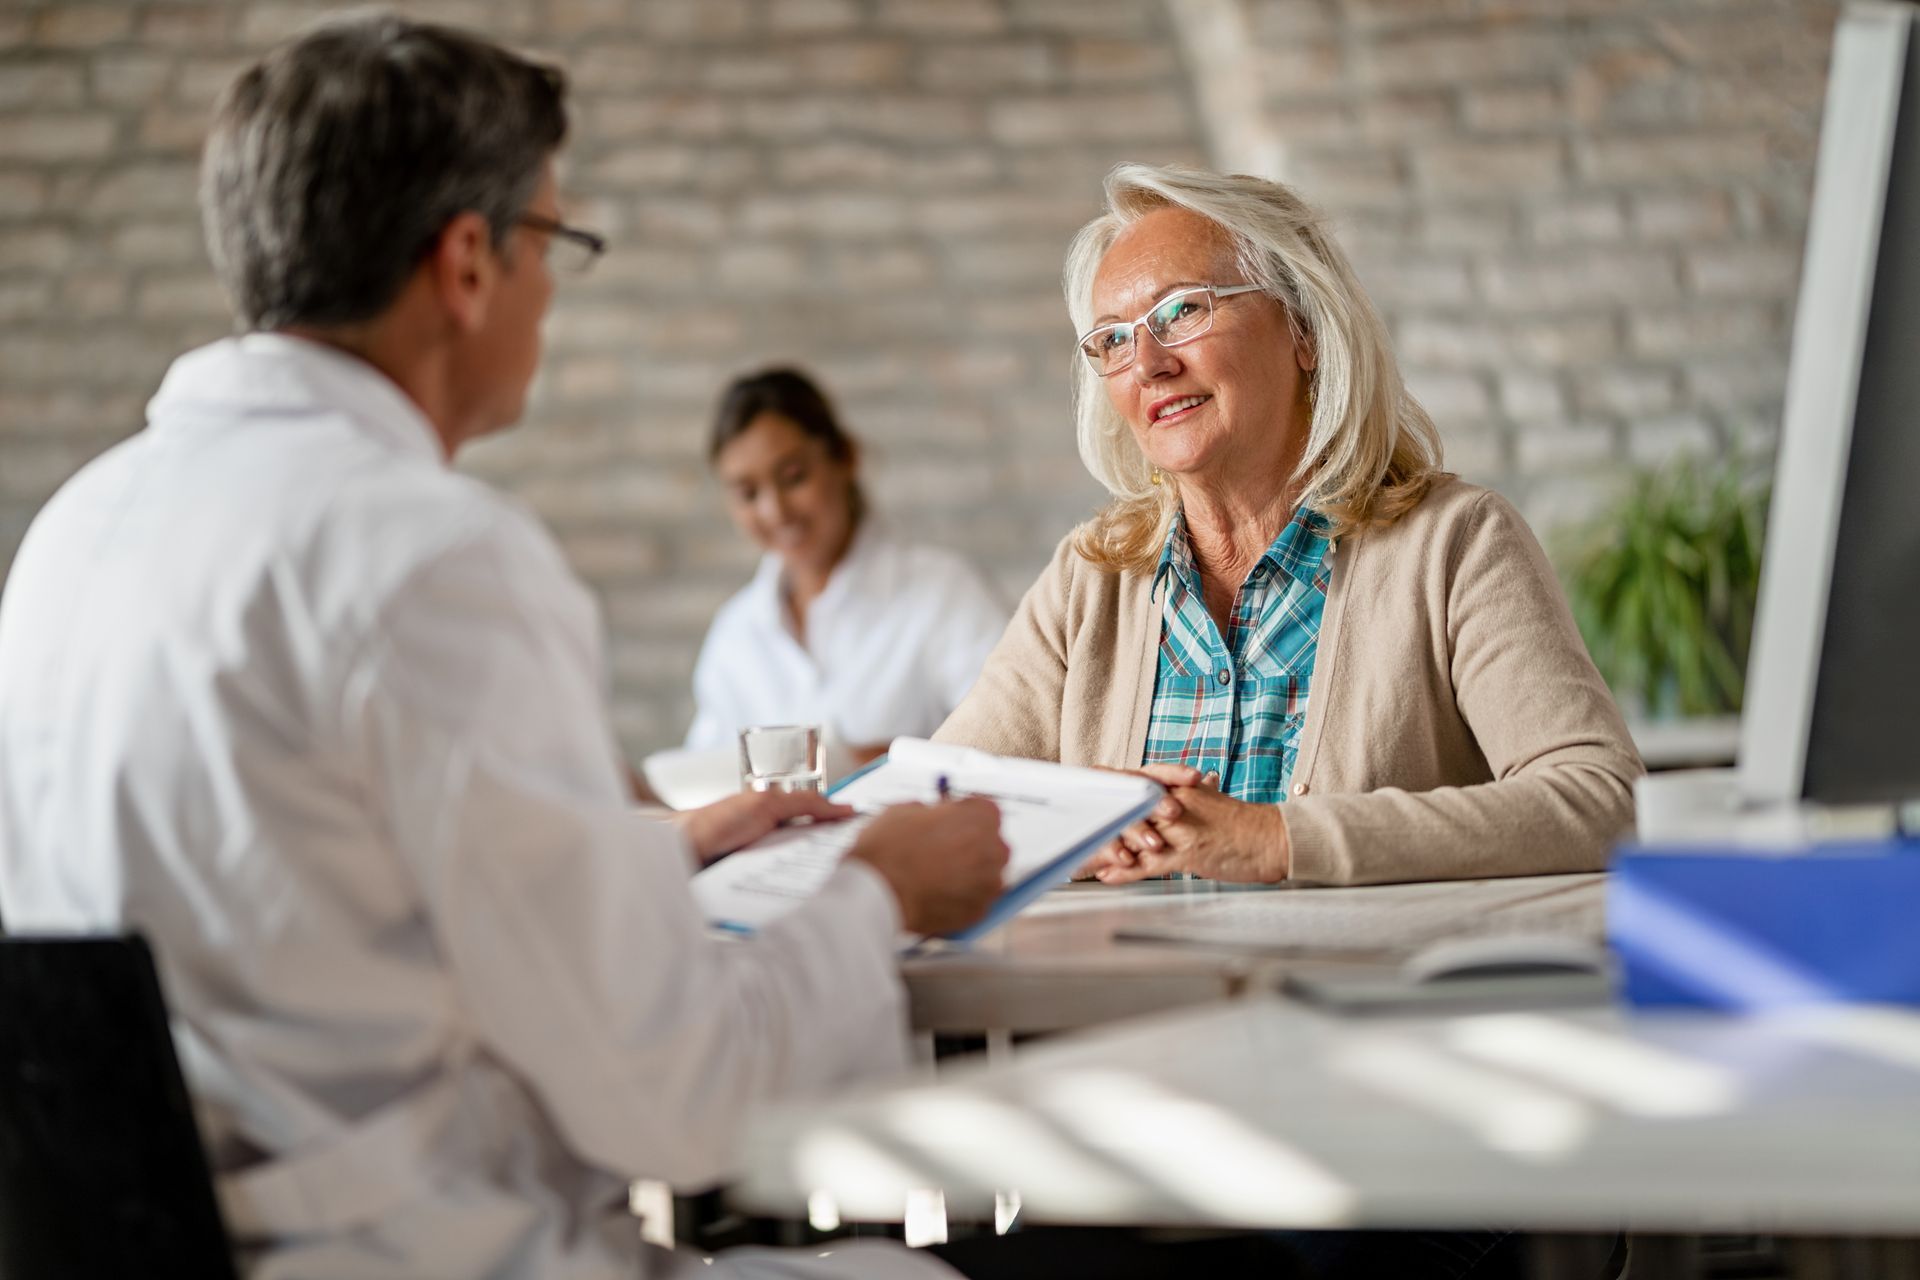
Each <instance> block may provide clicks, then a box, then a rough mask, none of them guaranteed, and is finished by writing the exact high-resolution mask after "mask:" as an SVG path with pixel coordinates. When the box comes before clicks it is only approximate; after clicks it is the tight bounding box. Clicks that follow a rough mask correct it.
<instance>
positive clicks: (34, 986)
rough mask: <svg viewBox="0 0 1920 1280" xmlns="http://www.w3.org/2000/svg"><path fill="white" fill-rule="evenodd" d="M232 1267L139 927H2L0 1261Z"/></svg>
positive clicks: (73, 1274)
mask: <svg viewBox="0 0 1920 1280" xmlns="http://www.w3.org/2000/svg"><path fill="white" fill-rule="evenodd" d="M136 1275H137V1276H141V1277H147V1278H150V1280H164V1278H170V1277H176V1276H177V1277H181V1278H182V1280H185V1278H187V1277H193V1278H194V1280H203V1278H204V1280H234V1276H235V1272H234V1265H233V1261H232V1257H231V1255H230V1253H229V1250H228V1245H227V1235H226V1230H225V1228H224V1227H223V1225H222V1223H221V1220H220V1211H219V1207H218V1205H217V1204H216V1203H215V1200H214V1196H213V1183H212V1178H211V1174H210V1172H209V1169H208V1166H207V1160H206V1154H205V1152H204V1150H203V1149H202V1148H201V1145H200V1134H199V1130H198V1128H197V1127H196V1126H195V1124H194V1118H193V1110H192V1107H191V1105H190V1104H189V1102H188V1099H187V1090H186V1085H185V1083H184V1082H183V1081H182V1079H181V1076H180V1066H179V1062H178V1060H177V1059H176V1058H175V1057H174V1052H173V1038H172V1035H171V1033H170V1032H169V1031H168V1027H167V1012H166V1005H165V1002H164V1001H163V1000H162V998H161V994H160V983H159V979H158V977H157V975H156V974H155V972H154V967H153V956H152V954H151V953H150V952H149V951H148V950H147V945H146V943H145V941H144V940H142V939H140V938H138V937H91V938H81V937H73V938H0V1276H5V1277H7V1280H122V1278H123V1277H126V1276H136Z"/></svg>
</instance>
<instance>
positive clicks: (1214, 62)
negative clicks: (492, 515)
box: [0, 0, 1831, 752]
mask: <svg viewBox="0 0 1920 1280" xmlns="http://www.w3.org/2000/svg"><path fill="white" fill-rule="evenodd" d="M326 7H328V6H325V5H314V4H299V5H287V4H277V3H258V4H250V3H244V2H238V0H234V2H223V0H152V2H148V0H66V2H63V3H37V2H35V0H5V7H0V570H4V566H5V564H6V563H7V561H8V560H9V559H10V557H11V554H12V551H13V548H14V547H15V545H16V544H17V542H18V540H19V537H20V534H21V533H22V532H23V531H24V529H25V527H26V523H27V521H28V520H29V519H30V518H31V516H32V513H33V512H34V510H35V509H37V507H38V506H39V504H40V503H41V502H42V501H44V500H45V498H46V496H47V495H48V494H50V493H51V492H52V491H53V489H54V488H55V487H56V486H57V485H58V484H59V483H60V481H61V480H63V479H64V478H65V477H66V476H67V475H68V474H70V473H71V472H72V471H73V470H74V469H75V468H76V467H77V466H78V465H80V463H82V462H83V461H84V460H85V459H87V458H88V457H91V456H92V455H93V454H95V453H97V452H98V451H99V450H101V449H102V448H104V447H106V446H107V445H108V444H111V443H112V442H113V441H114V440H116V439H118V438H120V437H121V436H123V435H125V434H126V433H127V432H128V431H130V430H132V429H134V428H135V427H136V426H137V425H138V423H139V420H140V412H141V406H142V405H143V403H144V402H145V399H146V397H147V396H148V395H149V394H150V393H151V391H152V389H153V387H154V385H155V383H156V382H157V381H158V379H159V376H160V374H161V372H162V371H163V370H164V368H165V366H166V364H167V362H168V360H169V359H170V358H171V357H172V356H173V355H174V354H176V353H177V352H178V351H180V350H182V349H184V348H185V347H188V346H191V345H194V344H196V343H199V342H201V341H205V340H207V339H210V338H212V337H216V336H218V335H220V334H221V333H223V332H224V331H225V330H226V327H227V326H226V322H225V320H224V313H223V311H222V307H221V303H220V299H219V296H218V293H217V291H216V290H215V288H214V286H213V284H212V281H211V278H210V275H209V273H208V271H207V269H206V265H205V257H204V253H203V251H202V249H201V247H200V243H199V235H198V228H197V223H196V218H195V214H194V208H193V169H194V161H195V154H196V150H197V147H198V143H199V138H200V134H201V128H202V122H203V120H204V117H205V114H206V110H207V108H208V105H209V104H210V103H211V101H212V98H213V96H214V94H215V93H216V92H217V91H218V89H219V87H220V86H221V85H222V84H223V83H224V82H225V81H226V80H227V79H228V78H229V77H230V76H231V75H232V73H233V72H234V71H235V69H237V67H238V66H240V65H242V64H243V63H244V62H245V61H247V60H248V59H249V58H250V57H251V56H253V55H254V54H255V53H257V52H258V50H260V49H261V48H263V47H264V46H265V45H267V44H269V43H271V42H273V41H275V40H277V39H279V38H281V37H282V36H284V35H286V34H289V33H291V32H293V31H296V30H298V29H300V28H301V27H302V26H304V25H305V24H306V23H308V22H309V21H311V20H312V19H313V17H314V16H315V15H316V14H317V13H319V12H320V11H322V10H323V9H324V8H326ZM400 7H401V8H402V9H403V10H405V11H408V12H417V13H421V14H423V15H427V16H433V17H439V18H443V19H446V20H451V21H456V22H460V23H464V24H467V25H470V26H473V27H476V28H479V29H481V30H485V31H488V32H491V33H493V34H495V35H497V36H499V37H501V38H504V39H507V40H509V41H511V42H514V43H516V44H519V45H521V46H523V47H526V48H529V49H531V50H533V51H535V52H539V53H544V54H549V55H552V56H555V57H557V58H559V59H561V60H562V61H564V62H565V63H566V65H567V66H568V67H569V69H570V71H571V73H572V76H573V79H574V83H575V96H574V104H575V112H576V122H577V124H576V131H575V135H574V142H573V145H572V146H571V147H570V149H569V157H568V162H567V168H566V170H565V172H564V175H563V187H564V188H565V189H566V190H567V191H568V193H569V194H570V195H571V196H572V197H573V205H574V213H575V215H576V217H577V220H579V221H580V222H582V223H583V224H586V225H590V226H594V227H597V228H599V229H601V230H604V231H605V232H607V233H608V234H609V235H610V236H611V237H612V238H613V240H614V242H615V250H614V252H613V253H612V255H611V256H610V257H609V258H608V259H607V260H605V261H604V262H602V263H601V265H600V267H599V268H598V269H597V271H596V273H595V274H594V275H593V276H591V277H588V278H586V279H584V280H579V281H567V282H565V284H564V286H563V289H562V292H561V294H560V295H559V297H558V299H557V301H556V304H555V309H554V314H553V317H552V319H551V321H550V323H549V326H548V341H549V358H548V361H547V364H546V368H545V371H544V373H543V375H542V378H541V380H540V382H539V384H538V386H537V388H536V395H535V399H534V402H533V406H532V409H531V412H530V417H529V422H528V424H527V425H526V426H525V427H523V428H522V429H520V430H519V431H516V432H514V433H512V434H510V435H507V436H504V437H502V438H499V439H497V440H495V441H492V442H488V443H487V444H484V445H482V446H479V447H477V448H476V449H474V450H473V451H472V454H471V456H470V458H469V459H468V460H467V463H466V465H468V466H470V467H471V468H473V469H474V470H476V471H478V472H480V473H482V474H484V475H486V476H488V477H489V478H491V479H494V480H496V481H498V482H499V483H501V484H503V485H505V486H507V487H509V488H511V489H513V490H515V491H517V492H518V493H520V494H521V495H522V496H523V497H524V498H525V499H526V500H527V501H529V502H530V503H532V504H533V505H534V506H535V507H536V508H537V509H538V510H539V511H540V512H541V513H542V515H543V516H545V517H546V518H547V519H548V520H549V521H550V522H551V523H552V524H553V525H554V527H555V528H556V529H557V530H558V532H559V534H560V536H561V538H562V540H563V542H564V543H565V545H566V547H567V550H568V553H569V555H570V556H571V557H572V559H573V561H574V563H575V565H576V566H577V567H578V568H579V570H580V571H581V572H582V573H583V574H584V575H585V576H586V577H587V579H588V580H589V581H590V582H591V583H593V585H594V586H595V587H596V589H597V590H598V591H599V592H600V594H601V597H602V600H603V602H604V604H605V606H606V609H607V617H608V622H609V627H610V631H611V641H612V647H611V654H612V662H613V668H614V671H613V674H614V682H615V694H616V706H617V712H618V716H619V721H620V727H621V731H622V735H623V737H624V738H625V740H626V742H627V745H628V746H629V748H630V749H632V750H634V751H635V752H640V751H644V750H647V749H650V748H652V747H655V746H659V745H664V744H666V743H669V742H671V741H673V740H674V739H675V738H677V736H678V734H679V733H680V731H681V729H682V728H683V727H684V725H685V722H686V718H687V715H688V712H689V706H688V699H687V694H686V686H687V679H688V675H689V672H690V670H691V665H692V659H693V653H694V649H695V646H696V645H697V643H698V640H699V637H700V635H701V633H702V632H703V630H704V627H705V624H706V621H707V619H708V618H709V617H710V615H711V613H712V611H713V609H714V607H715V606H716V605H717V604H718V603H719V601H720V600H721V599H723V598H724V597H725V596H726V595H727V594H728V593H729V592H730V591H731V590H733V589H734V588H735V587H736V586H737V585H738V584H739V583H740V582H741V581H743V580H744V579H745V577H746V575H747V573H748V572H749V570H750V566H751V562H752V556H751V553H750V552H749V551H748V549H747V548H745V547H744V546H743V545H742V544H741V543H740V542H739V541H738V540H737V538H736V537H735V536H734V535H733V534H732V533H731V532H730V530H729V529H728V528H727V526H726V524H725V521H724V518H723V517H722V516H721V514H720V511H719V499H718V494H717V493H716V492H715V490H714V488H713V486H712V485H711V483H710V482H709V481H708V480H707V478H706V474H705V467H704V463H703V461H702V459H701V456H700V443H699V442H700V438H701V436H702V433H703V431H704V428H705V422H706V415H707V413H708V411H709V409H710V407H711V404H712V400H713V397H714V394H715V392H716V390H717V388H718V387H719V385H720V384H721V383H722V382H723V381H724V380H725V379H726V378H727V377H728V376H730V375H731V374H733V373H734V372H736V371H738V370H739V369H741V368H742V367H744V366H749V365H755V364H759V363H763V362H766V361H769V360H775V359H779V360H797V361H801V362H804V363H806V364H809V365H811V366H813V367H815V368H816V369H818V370H819V371H820V372H821V373H822V374H823V375H824V377H825V379H826V381H827V382H828V384H829V386H830V387H831V388H832V389H833V390H834V391H835V392H836V393H837V394H838V396H839V398H840V400H841V401H842V404H843V408H844V409H845V410H846V413H847V416H848V418H849V420H850V421H851V423H852V424H853V426H854V427H855V429H856V430H857V431H858V432H860V434H861V435H862V436H863V437H864V438H865V439H866V440H867V442H868V445H869V454H870V456H869V463H870V466H871V468H872V474H871V488H872V489H873V491H874V492H875V493H876V494H877V496H878V499H879V504H880V505H881V506H882V508H891V509H893V510H894V511H897V512H900V513H901V514H902V515H903V516H910V517H911V519H912V521H913V522H914V524H915V525H916V526H917V527H918V528H920V529H922V530H923V531H924V536H926V537H928V538H929V539H932V540H935V541H940V542H945V543H948V544H950V545H953V546H956V547H960V548H962V549H965V550H967V551H968V552H969V553H970V554H972V555H973V556H975V557H976V558H977V559H978V560H979V561H980V562H981V563H982V564H983V565H985V566H987V567H989V568H990V569H991V570H992V571H993V572H994V573H995V574H996V576H997V577H998V578H999V579H1000V581H1002V582H1003V583H1004V584H1005V586H1006V589H1007V591H1008V594H1009V597H1010V598H1011V597H1012V596H1013V595H1014V594H1015V593H1017V591H1018V590H1019V589H1020V588H1021V587H1023V586H1024V584H1025V583H1026V582H1027V581H1028V580H1029V579H1030V577H1031V575H1032V574H1033V573H1034V572H1035V571H1036V569H1037V568H1038V566H1039V564H1040V563H1041V562H1042V560H1043V559H1044V557H1045V555H1046V553H1047V551H1048V550H1049V549H1050V548H1051V546H1052V544H1053V542H1054V541H1055V540H1056V539H1057V538H1058V536H1059V535H1060V534H1061V533H1062V532H1063V531H1064V530H1065V529H1066V528H1067V527H1068V526H1069V525H1070V524H1071V523H1072V522H1073V521H1074V520H1075V519H1077V518H1079V517H1080V516H1081V515H1083V514H1084V513H1085V512H1086V511H1087V510H1089V509H1090V508H1091V506H1092V505H1093V504H1094V502H1095V501H1096V500H1097V494H1096V492H1095V490H1094V488H1093V486H1092V485H1091V483H1090V482H1089V481H1087V480H1086V479H1085V477H1084V476H1083V475H1082V473H1081V471H1080V468H1079V464H1078V462H1077V460H1076V458H1075V457H1074V454H1073V448H1072V441H1071V438H1070V427H1069V423H1068V420H1067V409H1066V372H1067V361H1068V358H1069V355H1070V352H1069V350H1068V347H1069V344H1070V338H1071V335H1070V334H1069V333H1067V332H1066V331H1065V325H1066V321H1065V319H1064V316H1063V314H1062V310H1061V307H1060V304H1059V300H1058V291H1057V285H1056V281H1057V278H1058V272H1059V266H1060V255H1061V250H1062V248H1063V246H1064V244H1065V241H1066V239H1067V237H1068V236H1069V235H1070V234H1071V232H1072V230H1073V229H1074V228H1075V227H1077V226H1078V225H1079V224H1080V223H1081V222H1082V221H1083V220H1084V219H1085V218H1086V217H1088V216H1089V215H1090V214H1091V213H1092V212H1093V211H1094V208H1095V200H1096V197H1097V190H1098V178H1099V175H1100V174H1101V173H1102V172H1104V171H1105V169H1106V168H1107V167H1108V166H1109V165H1111V164H1112V163H1113V162H1114V161H1116V160H1119V159H1122V158H1136V159H1146V160H1171V159H1187V160H1203V159H1206V158H1207V157H1208V156H1209V155H1212V156H1215V157H1217V158H1218V159H1219V160H1220V161H1221V162H1223V163H1230V164H1233V165H1235V166H1237V167H1245V168H1254V169H1258V170H1261V171H1266V172H1273V173H1277V174H1279V175H1280V176H1283V177H1286V178H1289V179H1290V180H1293V181H1297V182H1299V183H1300V184H1302V186H1303V187H1304V189H1305V190H1306V191H1307V192H1308V193H1309V194H1310V195H1312V196H1313V197H1315V198H1317V199H1318V200H1320V201H1321V202H1322V203H1323V204H1324V205H1325V206H1326V207H1328V208H1329V209H1330V210H1331V211H1332V212H1333V213H1335V215H1336V216H1337V218H1338V219H1339V222H1340V225H1341V226H1342V229H1343V231H1344V233H1345V237H1346V239H1347V240H1348V241H1349V243H1350V245H1351V246H1352V247H1353V248H1354V250H1355V253H1356V257H1357V259H1358V260H1359V262H1360V265H1361V270H1362V274H1363V276H1364V278H1365V279H1366V280H1367V282H1368V284H1369V286H1370V287H1371V288H1372V289H1373V290H1374V291H1375V293H1376V295H1377V296H1378V298H1379V299H1380V301H1381V302H1382V304H1383V307H1384V309H1385V311H1386V312H1387V314H1388V316H1389V318H1390V320H1391V322H1392V324H1393V326H1394V330H1395V333H1396V337H1397V339H1398V341H1399V343H1400V345H1401V349H1402V353H1403V357H1404V359H1405V361H1406V364H1407V366H1408V368H1409V370H1410V372H1411V374H1412V378H1413V382H1414V385H1415V387H1416V389H1417V390H1419V391H1420V393H1421V394H1422V395H1423V396H1424V397H1425V398H1426V399H1427V401H1428V403H1429V405H1430V407H1431V408H1432V409H1433V410H1434V412H1435V416H1436V417H1437V418H1438V419H1439V420H1440V422H1441V424H1442V428H1443V430H1444V432H1445V434H1446V436H1447V438H1448V443H1449V449H1450V457H1451V459H1452V461H1453V463H1454V465H1455V466H1456V467H1457V468H1459V469H1461V470H1464V471H1465V472H1467V473H1468V474H1469V475H1471V476H1473V477H1475V478H1478V479H1483V480H1488V481H1491V482H1493V483H1496V484H1499V485H1501V486H1502V487H1503V488H1505V489H1507V490H1508V491H1509V492H1511V493H1513V494H1514V495H1515V496H1516V497H1517V498H1518V499H1520V500H1521V501H1522V503H1523V505H1525V507H1526V509H1527V510H1528V511H1529V513H1530V514H1531V515H1532V516H1533V517H1534V519H1535V523H1536V524H1539V525H1545V524H1550V523H1552V521H1553V520H1554V519H1555V518H1557V517H1559V516H1561V515H1564V514H1568V513H1574V512H1578V511H1579V510H1581V509H1582V508H1583V507H1584V506H1585V505H1587V504H1589V503H1590V502H1591V501H1592V500H1593V497H1594V495H1595V494H1597V493H1599V492H1602V491H1603V485H1604V483H1605V475H1606V472H1607V469H1608V468H1611V467H1615V466H1618V465H1622V464H1624V463H1626V462H1628V461H1630V460H1638V459H1653V458H1658V457H1660V456H1663V455H1665V454H1666V453H1667V452H1668V451H1670V450H1672V449H1674V448H1676V447H1682V446H1694V445H1703V446H1706V447H1717V446H1719V445H1720V444H1721V443H1723V442H1724V440H1725V439H1726V438H1727V437H1728V436H1729V434H1731V433H1734V432H1740V433H1743V434H1745V435H1746V436H1747V437H1749V438H1752V439H1755V440H1761V439H1764V438H1766V437H1768V436H1769V435H1770V434H1771V431H1772V429H1773V426H1774V423H1775V421H1776V419H1777V417H1778V412H1779V400H1780V391H1781V378H1782V372H1783V369H1784V363H1785V350H1786V343H1785V331H1786V324H1787V322H1788V319H1789V317H1790V310H1791V301H1792V293H1793V287H1794V276H1795V273H1796V270H1797V266H1798V254H1799V243H1800V236H1801V230H1802V225H1803V222H1804V216H1805V209H1804V206H1805V202H1806V196H1807V191H1808V188H1809V185H1810V180H1811V152H1812V143H1813V139H1814V136H1815V133H1816V129H1817V120H1818V111H1819V106H1820V96H1821V91H1822V75H1823V71H1824V66H1825V58H1826V47H1827V38H1828V31H1829V28H1830V23H1831V6H1828V5H1825V4H1813V3H1788V2H1787V0H1747V2H1746V3H1729V2H1728V0H1720V2H1718V3H1710V2H1708V0H1684V2H1683V0H1635V2H1633V3H1628V2H1627V0H1098V2H1097V3H1096V2H1094V0H436V2H435V3H431V4H426V3H408V4H402V5H401V6H400ZM1183 54H1184V55H1185V56H1184V57H1183ZM1188 65H1192V66H1194V67H1198V68H1200V69H1201V71H1200V74H1198V75H1197V76H1192V75H1189V74H1188V73H1187V71H1186V69H1185V68H1186V67H1187V66H1188Z"/></svg>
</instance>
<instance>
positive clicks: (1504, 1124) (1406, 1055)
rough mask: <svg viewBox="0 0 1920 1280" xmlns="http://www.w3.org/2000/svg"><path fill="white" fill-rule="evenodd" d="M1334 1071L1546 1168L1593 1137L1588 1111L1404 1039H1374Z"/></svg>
mask: <svg viewBox="0 0 1920 1280" xmlns="http://www.w3.org/2000/svg"><path fill="white" fill-rule="evenodd" d="M1332 1065H1333V1068H1334V1070H1335V1071H1337V1072H1339V1073H1341V1074H1343V1075H1346V1076H1348V1077H1350V1078H1351V1079H1353V1080H1356V1081H1358V1082H1360V1083H1361V1084H1364V1085H1366V1086H1367V1087H1368V1088H1370V1089H1373V1090H1375V1091H1376V1092H1379V1093H1383V1094H1386V1095H1387V1096H1388V1097H1391V1098H1394V1099H1396V1100H1397V1101H1400V1102H1403V1103H1406V1104H1407V1105H1409V1106H1412V1107H1417V1108H1419V1109H1420V1110H1423V1111H1426V1112H1427V1113H1429V1114H1431V1115H1433V1116H1435V1117H1437V1118H1438V1119H1441V1120H1445V1121H1448V1122H1450V1123H1452V1124H1455V1125H1458V1126H1460V1127H1461V1128H1463V1129H1465V1130H1466V1131H1467V1132H1469V1133H1471V1134H1473V1135H1474V1136H1475V1137H1476V1138H1477V1139H1479V1140H1480V1141H1481V1142H1482V1143H1484V1144H1485V1145H1486V1146H1488V1147H1490V1148H1492V1149H1493V1150H1495V1151H1501V1152H1505V1153H1506V1154H1508V1155H1511V1156H1517V1157H1519V1158H1520V1159H1523V1160H1536V1161H1542V1162H1546V1161H1551V1160H1553V1159H1554V1158H1556V1157H1558V1156H1563V1155H1565V1154H1567V1153H1568V1152H1570V1151H1572V1150H1574V1149H1575V1148H1576V1147H1578V1146H1579V1145H1580V1144H1581V1143H1583V1142H1584V1141H1586V1139H1587V1137H1588V1135H1590V1134H1591V1133H1592V1132H1593V1128H1594V1119H1595V1117H1594V1113H1593V1108H1591V1107H1589V1106H1588V1105H1587V1104H1585V1103H1584V1102H1581V1101H1579V1100H1578V1099H1575V1098H1569V1097H1567V1096H1566V1095H1565V1094H1562V1093H1558V1092H1555V1091H1553V1090H1551V1089H1548V1088H1545V1087H1543V1086H1541V1085H1538V1084H1534V1083H1530V1082H1528V1081H1526V1080H1522V1079H1520V1078H1519V1077H1517V1076H1513V1075H1509V1074H1507V1073H1505V1072H1498V1071H1490V1070H1488V1069H1486V1068H1485V1067H1479V1066H1475V1065H1474V1064H1472V1063H1470V1062H1464V1061H1462V1060H1460V1059H1459V1058H1455V1057H1452V1056H1451V1055H1449V1054H1445V1053H1441V1052H1438V1051H1436V1050H1434V1049H1430V1048H1428V1047H1427V1046H1425V1045H1422V1044H1418V1043H1416V1042H1414V1041H1411V1040H1384V1039H1382V1040H1373V1041H1369V1042H1367V1043H1364V1044H1357V1045H1354V1046H1352V1047H1351V1048H1347V1049H1344V1050H1341V1051H1340V1052H1339V1053H1337V1054H1336V1055H1335V1057H1334V1059H1333V1064H1332Z"/></svg>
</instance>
